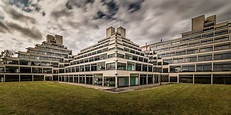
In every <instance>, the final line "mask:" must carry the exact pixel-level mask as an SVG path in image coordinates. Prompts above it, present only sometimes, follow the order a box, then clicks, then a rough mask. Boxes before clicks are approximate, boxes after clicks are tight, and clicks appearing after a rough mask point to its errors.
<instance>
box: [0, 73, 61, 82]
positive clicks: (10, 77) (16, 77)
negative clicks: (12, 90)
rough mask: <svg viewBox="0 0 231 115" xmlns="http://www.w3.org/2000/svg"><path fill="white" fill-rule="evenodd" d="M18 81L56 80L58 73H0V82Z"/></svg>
mask: <svg viewBox="0 0 231 115" xmlns="http://www.w3.org/2000/svg"><path fill="white" fill-rule="evenodd" d="M19 81H58V75H52V74H12V73H8V74H0V82H19Z"/></svg>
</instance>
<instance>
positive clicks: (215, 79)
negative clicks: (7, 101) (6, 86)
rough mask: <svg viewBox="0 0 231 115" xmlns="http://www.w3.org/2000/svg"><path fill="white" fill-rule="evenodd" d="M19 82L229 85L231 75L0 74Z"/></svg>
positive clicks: (110, 84)
mask: <svg viewBox="0 0 231 115" xmlns="http://www.w3.org/2000/svg"><path fill="white" fill-rule="evenodd" d="M19 81H62V82H73V83H81V84H89V85H97V86H111V87H129V86H139V85H146V84H154V83H159V82H175V83H193V84H231V73H224V72H223V73H213V74H211V73H183V74H182V73H177V74H176V73H174V74H171V73H170V74H161V75H160V74H130V75H126V76H106V75H104V74H103V73H97V74H65V75H58V74H55V75H54V74H53V75H52V74H33V73H32V74H12V73H6V74H1V73H0V82H19Z"/></svg>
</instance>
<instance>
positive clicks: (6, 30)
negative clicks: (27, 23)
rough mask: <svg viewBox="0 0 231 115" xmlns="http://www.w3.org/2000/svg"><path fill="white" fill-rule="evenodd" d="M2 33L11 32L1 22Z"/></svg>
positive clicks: (0, 30)
mask: <svg viewBox="0 0 231 115" xmlns="http://www.w3.org/2000/svg"><path fill="white" fill-rule="evenodd" d="M0 32H2V33H6V32H9V33H10V32H11V31H10V29H9V28H8V27H7V26H6V25H5V24H4V23H2V21H0Z"/></svg>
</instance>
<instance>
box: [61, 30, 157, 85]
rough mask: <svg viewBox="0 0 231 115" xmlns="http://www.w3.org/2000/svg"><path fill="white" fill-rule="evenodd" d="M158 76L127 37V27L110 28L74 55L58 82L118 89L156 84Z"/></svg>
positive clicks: (142, 53)
mask: <svg viewBox="0 0 231 115" xmlns="http://www.w3.org/2000/svg"><path fill="white" fill-rule="evenodd" d="M158 76H159V72H155V70H154V69H153V64H151V63H149V61H148V57H146V56H145V55H144V52H142V51H141V48H140V47H139V45H137V44H135V43H133V42H132V41H131V40H129V39H127V38H126V30H125V29H124V28H122V27H119V28H117V30H115V28H113V27H109V28H108V29H107V30H106V38H104V39H102V40H100V41H98V43H97V44H95V45H93V46H90V47H87V48H85V49H83V50H81V51H80V53H78V55H77V56H75V57H74V60H72V61H71V62H70V65H69V66H67V67H65V73H62V74H59V81H64V82H74V83H82V84H90V85H99V86H111V87H116V88H117V87H128V86H138V85H146V84H153V83H157V82H158Z"/></svg>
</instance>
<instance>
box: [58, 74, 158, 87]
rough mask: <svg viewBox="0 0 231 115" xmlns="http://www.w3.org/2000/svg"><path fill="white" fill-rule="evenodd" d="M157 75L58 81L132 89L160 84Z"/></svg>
mask: <svg viewBox="0 0 231 115" xmlns="http://www.w3.org/2000/svg"><path fill="white" fill-rule="evenodd" d="M159 77H160V76H159V75H156V74H130V76H104V75H103V74H72V75H59V78H58V81H61V82H72V83H80V84H88V85H96V86H107V87H130V86H139V85H148V84H154V83H159V82H160V78H159Z"/></svg>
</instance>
